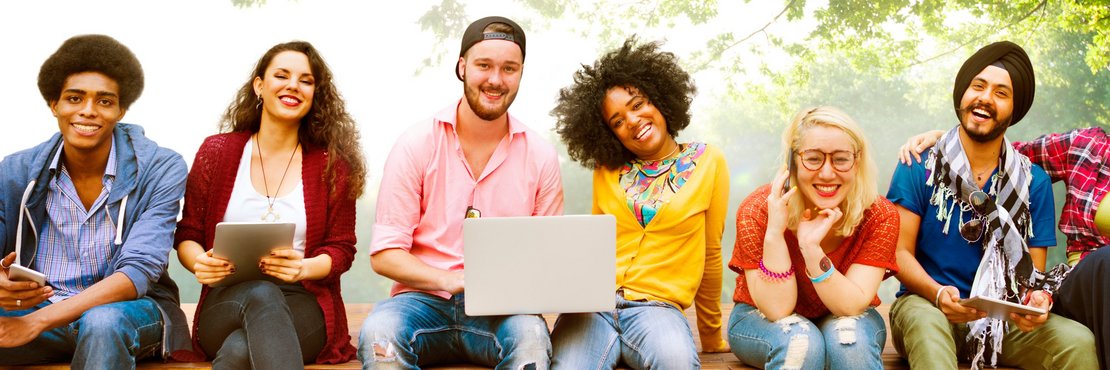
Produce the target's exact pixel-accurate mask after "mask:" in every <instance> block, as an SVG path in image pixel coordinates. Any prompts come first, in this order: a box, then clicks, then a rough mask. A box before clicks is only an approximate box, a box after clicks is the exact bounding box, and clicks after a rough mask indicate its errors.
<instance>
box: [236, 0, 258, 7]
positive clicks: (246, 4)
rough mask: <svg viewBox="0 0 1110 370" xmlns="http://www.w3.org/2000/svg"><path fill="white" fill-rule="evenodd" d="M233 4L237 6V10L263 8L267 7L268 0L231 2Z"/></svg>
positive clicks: (237, 0)
mask: <svg viewBox="0 0 1110 370" xmlns="http://www.w3.org/2000/svg"><path fill="white" fill-rule="evenodd" d="M231 4H232V5H235V7H236V8H250V7H253V6H258V7H261V6H263V5H266V0H231Z"/></svg>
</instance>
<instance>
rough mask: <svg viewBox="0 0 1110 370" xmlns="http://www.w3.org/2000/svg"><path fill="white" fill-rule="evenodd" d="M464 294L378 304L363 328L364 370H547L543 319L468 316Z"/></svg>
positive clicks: (404, 297) (406, 296) (412, 295)
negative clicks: (446, 367)
mask: <svg viewBox="0 0 1110 370" xmlns="http://www.w3.org/2000/svg"><path fill="white" fill-rule="evenodd" d="M464 307H465V305H464V300H463V294H456V295H455V296H453V297H451V299H449V300H448V299H443V298H440V297H437V296H434V295H431V294H427V293H421V292H408V293H401V294H398V295H396V296H394V297H393V298H390V299H387V300H384V301H381V302H378V304H376V305H374V311H373V312H371V313H370V315H369V316H368V317H367V318H366V321H365V322H363V324H362V332H361V333H360V334H359V337H358V359H359V360H360V361H362V368H363V369H419V368H420V367H422V366H430V365H438V364H459V363H474V364H478V365H482V366H494V367H495V369H498V370H509V369H512V370H517V369H531V370H547V369H548V368H549V366H550V363H551V339H550V337H549V335H548V332H547V322H546V321H544V319H543V317H540V316H539V315H507V316H467V315H466V313H465V310H464Z"/></svg>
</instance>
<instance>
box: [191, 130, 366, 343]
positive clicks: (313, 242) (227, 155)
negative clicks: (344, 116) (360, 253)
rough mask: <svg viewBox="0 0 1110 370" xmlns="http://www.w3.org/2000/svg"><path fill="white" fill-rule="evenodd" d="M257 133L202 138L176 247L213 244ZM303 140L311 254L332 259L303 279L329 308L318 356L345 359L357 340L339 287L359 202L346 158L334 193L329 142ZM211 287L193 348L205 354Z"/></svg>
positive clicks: (348, 262) (323, 306)
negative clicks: (352, 193)
mask: <svg viewBox="0 0 1110 370" xmlns="http://www.w3.org/2000/svg"><path fill="white" fill-rule="evenodd" d="M251 134H252V133H250V132H233V133H227V134H219V135H213V136H209V137H208V138H207V139H205V140H204V144H201V146H200V149H199V150H198V151H197V156H196V159H194V160H193V168H192V169H191V170H190V171H189V180H188V182H187V183H186V186H185V207H184V209H183V210H182V218H181V221H180V222H178V223H177V232H176V233H175V235H174V246H175V247H176V246H177V245H179V244H181V242H182V241H185V240H192V241H196V242H198V243H200V244H201V245H202V246H204V249H205V250H208V249H209V248H211V247H212V240H213V238H214V237H215V235H216V223H218V222H220V221H221V220H223V218H224V212H225V211H226V210H227V202H228V200H229V199H231V190H232V187H233V186H234V185H235V175H236V173H237V172H238V170H239V162H240V160H241V159H242V156H243V148H244V146H246V144H247V140H249V139H250V136H251ZM302 146H303V148H304V149H303V151H302V160H301V181H302V182H303V184H304V185H303V188H304V208H305V216H306V219H307V227H306V230H305V239H306V240H305V258H310V257H315V256H318V255H321V254H327V255H328V256H330V257H331V261H332V262H331V273H330V274H328V276H327V277H325V278H323V279H321V280H313V281H308V280H306V281H302V282H301V284H302V285H304V287H305V289H306V290H308V292H309V293H312V294H313V295H315V296H316V302H317V303H318V304H319V305H320V309H321V310H322V311H323V312H324V323H325V326H326V330H327V343H326V344H325V345H324V348H323V349H322V350H321V351H320V354H319V355H317V356H316V362H317V363H322V364H334V363H342V362H347V361H350V360H352V359H354V357H355V347H354V346H352V345H351V336H350V334H348V333H347V314H346V309H345V308H344V306H343V297H342V296H341V295H340V289H339V276H340V275H342V274H343V273H344V272H347V270H348V269H350V268H351V262H352V260H353V259H354V256H355V202H354V201H353V200H351V199H349V198H348V197H347V194H348V193H349V188H348V182H347V180H348V175H349V172H348V171H349V170H348V168H347V164H346V162H344V161H342V160H338V161H336V163H335V164H333V166H332V167H333V169H334V171H336V176H335V189H334V190H333V194H335V196H333V197H330V198H329V197H328V196H327V194H328V186H327V183H326V182H325V181H324V168H325V166H326V165H327V157H328V153H327V152H326V151H325V150H324V149H323V148H320V147H318V146H314V145H310V144H308V143H302ZM202 241H203V242H202ZM209 289H210V288H209V287H208V286H207V285H204V286H203V287H202V288H201V291H200V301H199V302H198V304H197V310H198V311H197V313H196V314H195V315H193V349H194V351H196V353H197V354H200V356H204V355H203V354H204V350H203V349H201V346H200V338H199V337H198V336H197V326H198V325H197V318H198V317H200V309H201V308H203V307H204V298H205V296H206V295H207V294H208V291H209ZM290 335H293V333H290ZM174 357H175V358H178V357H182V358H187V357H191V356H178V355H175V356H174Z"/></svg>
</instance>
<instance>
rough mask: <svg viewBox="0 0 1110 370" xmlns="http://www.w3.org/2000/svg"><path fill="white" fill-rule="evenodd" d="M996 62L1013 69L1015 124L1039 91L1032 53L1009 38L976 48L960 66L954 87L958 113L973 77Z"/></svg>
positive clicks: (1011, 73)
mask: <svg viewBox="0 0 1110 370" xmlns="http://www.w3.org/2000/svg"><path fill="white" fill-rule="evenodd" d="M995 63H1002V65H1003V66H1004V67H1005V68H1004V69H1005V70H1006V71H1007V72H1009V73H1010V81H1011V82H1012V83H1013V85H1014V86H1013V88H1014V113H1013V116H1012V117H1013V119H1012V120H1010V126H1013V125H1016V124H1017V123H1018V121H1021V119H1022V118H1023V117H1025V113H1027V112H1029V107H1030V106H1032V105H1033V95H1034V92H1035V91H1036V79H1035V78H1034V76H1033V64H1032V63H1030V62H1029V55H1026V54H1025V50H1024V49H1022V48H1021V46H1018V45H1017V44H1015V43H1012V42H1009V41H999V42H996V43H993V44H990V45H987V46H984V47H983V48H982V49H979V51H976V52H975V55H972V56H971V58H968V59H967V61H965V62H964V65H963V66H962V67H960V73H958V74H956V85H955V86H953V87H952V103H953V105H954V106H955V107H956V116H957V117H959V116H960V108H962V107H960V100H962V99H963V96H964V92H966V91H967V87H968V86H969V85H971V80H972V79H974V78H975V76H977V75H978V74H979V72H982V71H983V69H984V68H987V66H989V65H991V64H995Z"/></svg>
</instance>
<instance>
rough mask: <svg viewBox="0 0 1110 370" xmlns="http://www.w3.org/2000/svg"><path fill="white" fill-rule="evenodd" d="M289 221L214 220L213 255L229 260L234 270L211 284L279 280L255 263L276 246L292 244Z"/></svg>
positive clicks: (291, 224)
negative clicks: (215, 222)
mask: <svg viewBox="0 0 1110 370" xmlns="http://www.w3.org/2000/svg"><path fill="white" fill-rule="evenodd" d="M296 228H297V224H295V223H292V222H221V223H218V224H216V237H215V240H214V241H213V242H212V255H213V256H215V257H220V258H223V259H226V260H228V261H231V263H232V264H234V265H235V273H233V274H231V275H228V276H227V277H225V278H224V279H223V280H220V281H218V282H215V283H213V284H212V286H213V287H221V286H229V285H235V284H237V283H240V282H244V281H249V280H268V281H272V282H275V283H279V282H281V280H279V279H278V278H275V277H273V276H270V275H266V274H263V273H262V270H261V269H259V268H258V263H259V262H260V261H261V260H262V257H265V256H269V255H270V252H271V251H274V250H277V249H289V248H293V232H294V231H295V230H296Z"/></svg>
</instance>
